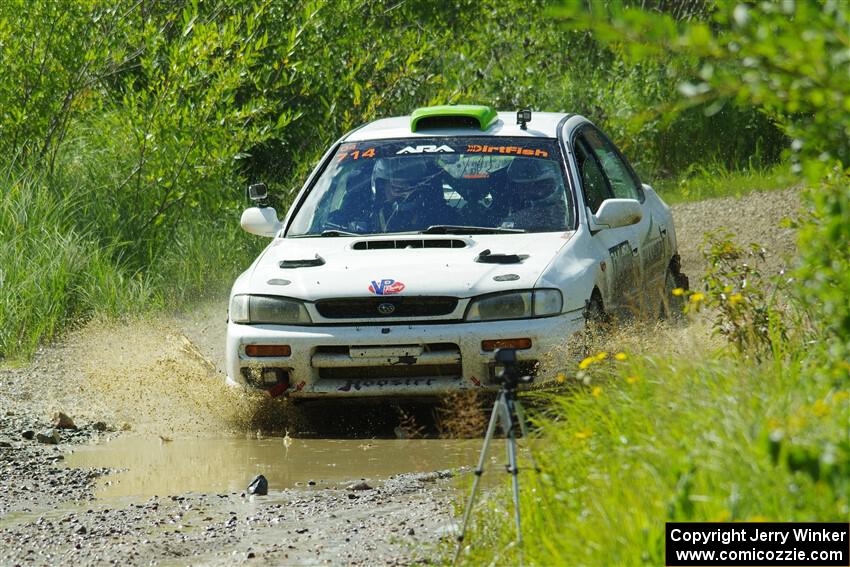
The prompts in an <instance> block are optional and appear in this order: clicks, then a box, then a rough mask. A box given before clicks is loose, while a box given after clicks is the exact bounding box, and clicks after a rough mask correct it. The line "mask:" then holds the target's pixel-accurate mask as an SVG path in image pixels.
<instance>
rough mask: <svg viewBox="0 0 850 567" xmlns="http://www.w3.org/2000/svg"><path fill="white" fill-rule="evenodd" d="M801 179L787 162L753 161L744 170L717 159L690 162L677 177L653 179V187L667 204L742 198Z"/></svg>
mask: <svg viewBox="0 0 850 567" xmlns="http://www.w3.org/2000/svg"><path fill="white" fill-rule="evenodd" d="M796 182H798V180H797V179H795V177H794V176H793V175H792V173H791V171H790V165H789V164H788V163H785V162H783V163H779V164H775V165H771V166H769V167H756V166H754V165H752V164H751V166H750V167H747V168H744V169H730V168H728V167H727V166H725V165H724V164H723V163H721V162H718V161H714V162H708V163H704V164H699V165H691V166H689V167H687V168H686V169H685V170H684V171H682V172H681V173H680V174H678V175H677V176H675V177H672V178H667V179H661V180H659V181H657V182H653V183H652V186H653V187H654V188H655V190H656V191H658V194H659V195H661V197H662V198H663V199H664V200H665V201H666V202H667V203H668V204H671V205H672V204H674V203H685V202H691V201H703V200H705V199H716V198H719V197H742V196H743V195H746V194H748V193H752V192H755V191H773V190H777V189H786V188H788V187H789V186H790V185H792V184H793V183H796Z"/></svg>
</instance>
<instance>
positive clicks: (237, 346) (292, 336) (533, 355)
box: [226, 310, 584, 398]
mask: <svg viewBox="0 0 850 567" xmlns="http://www.w3.org/2000/svg"><path fill="white" fill-rule="evenodd" d="M583 328H584V314H583V310H577V311H572V312H569V313H563V314H561V315H559V316H556V317H547V318H542V319H522V320H514V321H488V322H476V323H466V322H460V323H442V324H422V323H409V324H394V325H350V326H332V327H326V326H298V327H296V326H283V325H241V324H235V323H228V326H227V360H226V365H227V378H228V382H230V383H232V384H241V385H245V386H252V387H255V388H263V389H269V390H270V391H274V392H275V393H276V394H280V393H285V394H287V395H289V396H291V397H296V398H348V397H361V398H362V397H384V396H392V397H413V398H416V397H428V396H440V395H444V394H448V393H451V392H456V391H460V390H470V389H485V390H495V389H497V388H498V385H496V384H495V383H494V382H493V380H492V376H493V367H494V353H493V352H485V351H483V350H482V348H481V341H482V340H498V339H517V338H529V339H531V343H532V344H531V348H528V349H524V350H518V351H517V359H518V361H519V362H520V363H523V362H526V363H529V362H534V361H538V360H540V358H541V357H542V356H543V355H544V354H545V353H546V352H548V351H550V350H551V349H552V348H554V347H557V346H560V345H564V344H565V343H566V341H567V339H568V338H569V337H570V335H572V334H573V333H574V332H576V331H578V330H580V329H583ZM254 344H259V345H288V346H289V347H290V348H291V355H290V356H286V357H274V358H272V357H251V356H248V355H247V354H246V353H245V347H246V346H247V345H254ZM275 378H277V379H278V380H279V381H280V382H281V383H280V384H277V387H274V380H275Z"/></svg>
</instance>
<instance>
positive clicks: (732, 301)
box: [729, 293, 744, 306]
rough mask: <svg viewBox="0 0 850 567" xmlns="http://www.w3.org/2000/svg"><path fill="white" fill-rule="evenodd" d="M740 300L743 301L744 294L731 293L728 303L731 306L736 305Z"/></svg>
mask: <svg viewBox="0 0 850 567" xmlns="http://www.w3.org/2000/svg"><path fill="white" fill-rule="evenodd" d="M742 301H744V296H743V295H741V294H740V293H733V294H732V295H730V296H729V304H730V305H733V306H734V305H738V304H739V303H741V302H742Z"/></svg>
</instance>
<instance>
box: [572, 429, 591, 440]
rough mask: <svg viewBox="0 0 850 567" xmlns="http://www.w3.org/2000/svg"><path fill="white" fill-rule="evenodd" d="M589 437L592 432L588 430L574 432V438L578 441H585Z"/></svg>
mask: <svg viewBox="0 0 850 567" xmlns="http://www.w3.org/2000/svg"><path fill="white" fill-rule="evenodd" d="M591 435H593V431H591V429H590V428H585V429H582V430H581V431H576V433H575V438H576V439H578V440H579V441H584V440H585V439H587V438H588V437H590V436H591Z"/></svg>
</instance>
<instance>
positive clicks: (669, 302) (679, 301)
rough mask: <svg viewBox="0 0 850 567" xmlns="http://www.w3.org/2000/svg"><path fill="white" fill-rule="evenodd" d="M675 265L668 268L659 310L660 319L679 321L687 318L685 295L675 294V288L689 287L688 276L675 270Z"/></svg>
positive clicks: (685, 288) (684, 288)
mask: <svg viewBox="0 0 850 567" xmlns="http://www.w3.org/2000/svg"><path fill="white" fill-rule="evenodd" d="M674 267H675V266H672V265H671V267H669V268H667V275H666V276H665V278H664V289H663V290H662V292H661V305H660V307H659V310H658V316H659V319H661V320H662V321H671V322H675V323H679V322H682V321H684V319H685V296H684V295H678V296H677V295H673V290H674V289H677V288H679V289H683V290H687V289H688V277H687V276H686V275H684V274H683V273H681V272H679V271H676V270H674V269H673V268H674Z"/></svg>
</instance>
